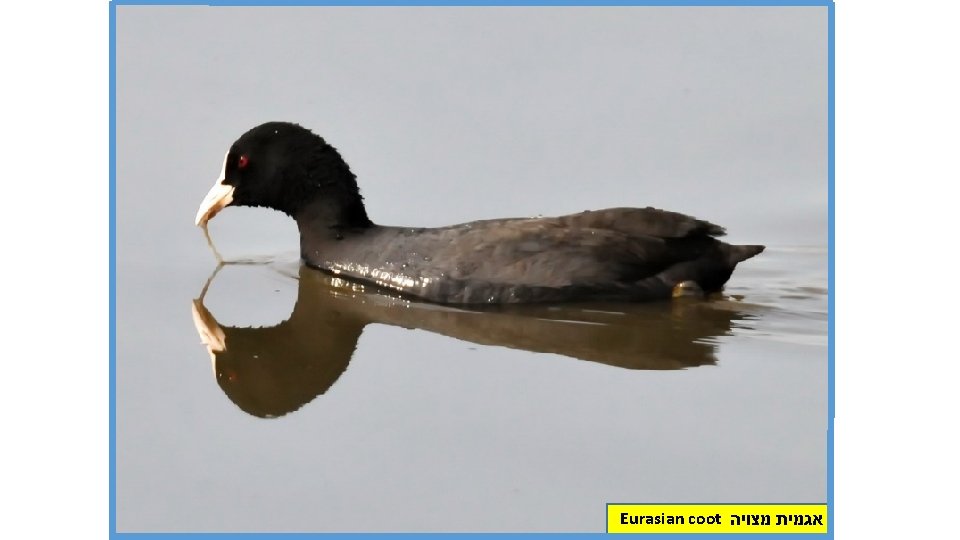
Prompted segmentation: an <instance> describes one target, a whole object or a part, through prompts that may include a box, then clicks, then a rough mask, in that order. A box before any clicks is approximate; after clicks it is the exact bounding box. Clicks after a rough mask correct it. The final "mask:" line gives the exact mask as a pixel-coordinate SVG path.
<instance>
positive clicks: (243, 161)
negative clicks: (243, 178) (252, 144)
mask: <svg viewBox="0 0 960 540" xmlns="http://www.w3.org/2000/svg"><path fill="white" fill-rule="evenodd" d="M247 163H250V159H249V158H248V157H247V155H246V154H244V155H242V156H240V159H238V160H237V168H238V169H242V168H244V167H246V166H247Z"/></svg>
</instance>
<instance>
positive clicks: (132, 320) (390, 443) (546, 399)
mask: <svg viewBox="0 0 960 540" xmlns="http://www.w3.org/2000/svg"><path fill="white" fill-rule="evenodd" d="M826 22H827V19H826V8H694V7H691V8H603V9H600V8H596V9H593V8H575V9H573V8H571V9H564V8H448V9H439V8H426V7H425V8H366V9H362V8H282V9H281V8H242V7H231V8H211V7H200V6H165V7H150V6H120V7H119V8H118V9H117V64H116V65H117V101H116V105H117V163H116V166H117V176H116V179H117V183H116V189H117V207H116V212H117V236H116V247H117V328H116V330H117V343H116V352H117V354H116V376H117V378H116V383H117V384H116V422H117V423H116V428H117V431H116V434H117V439H116V451H117V454H116V457H117V461H116V465H117V469H116V473H117V476H116V496H117V497H116V501H117V529H118V530H119V531H595V532H597V531H603V530H604V526H605V523H604V520H605V506H604V505H605V503H607V502H674V503H680V502H743V503H754V502H760V503H762V502H781V503H787V502H807V503H813V502H824V501H825V500H826V490H827V479H826V478H827V477H826V474H827V471H826V462H827V402H828V392H827V391H828V386H827V372H828V359H827V331H828V329H827V248H826V242H827V234H826V231H827V213H826V208H827V204H826V202H827V191H826V186H827V160H826V149H827V137H826V135H827V124H826V111H827V107H826V66H827V64H826V58H827V56H826ZM238 36H241V37H244V36H245V37H249V38H250V39H246V38H245V39H238ZM251 36H252V37H251ZM278 59H280V60H278ZM267 120H292V121H298V122H301V123H303V124H304V125H305V126H307V127H310V128H313V129H315V130H317V131H318V133H320V134H321V135H323V136H325V137H326V138H327V139H328V140H329V141H330V142H331V143H332V144H334V145H335V146H337V147H338V149H340V151H341V152H342V153H343V154H344V156H345V158H346V159H347V161H348V163H350V165H351V167H352V169H353V170H354V172H356V173H357V175H358V181H359V183H360V187H361V189H362V191H363V194H364V196H365V197H366V201H367V203H368V211H369V214H370V216H371V218H372V219H373V220H374V221H375V222H378V223H382V224H386V225H409V226H440V225H448V224H453V223H460V222H465V221H471V220H476V219H487V218H499V217H509V216H531V215H536V214H540V213H542V214H544V215H560V214H567V213H574V212H579V211H582V210H586V209H599V208H607V207H615V206H640V207H642V206H647V205H652V206H656V207H660V208H666V209H670V210H676V211H680V212H684V213H688V214H691V215H694V216H697V217H699V218H702V219H707V220H710V221H713V222H715V223H717V224H719V225H723V226H726V227H727V229H728V232H729V237H728V238H729V241H730V242H732V243H743V244H765V245H767V251H766V252H765V253H763V254H761V255H760V256H758V257H756V258H754V259H751V260H749V261H746V262H744V263H742V264H741V265H740V267H739V268H738V269H737V271H736V272H735V273H734V276H733V278H732V279H731V281H730V282H729V283H728V287H727V289H726V291H725V294H726V296H725V297H724V298H722V299H716V300H711V301H689V300H684V301H677V302H664V303H656V304H642V305H623V304H620V305H616V304H613V305H611V304H605V305H589V306H575V307H571V306H536V307H517V308H511V309H502V310H488V311H485V312H482V313H477V312H470V311H464V310H456V309H451V308H444V307H438V306H428V305H422V304H415V303H408V302H404V301H400V300H397V299H394V298H390V297H388V296H382V295H379V294H376V293H374V292H371V291H369V290H367V291H360V290H357V289H355V288H354V287H351V285H350V284H349V283H345V282H341V281H336V280H333V279H330V278H329V277H327V276H325V275H323V274H320V273H317V272H314V271H311V270H306V269H301V267H300V265H299V263H298V261H297V259H296V256H295V252H293V251H292V250H295V249H296V248H297V246H298V238H297V231H296V227H295V226H294V224H293V223H292V221H290V220H289V219H284V218H283V217H282V216H280V215H279V214H277V213H275V212H269V211H266V210H262V209H242V208H237V209H233V208H231V209H227V210H225V211H224V212H223V213H222V214H221V215H219V216H217V218H216V219H215V220H214V221H213V222H212V223H211V233H212V236H213V238H214V240H215V242H216V243H217V246H218V247H219V248H220V249H221V251H222V252H223V254H224V256H225V257H226V258H227V259H228V260H231V261H246V262H252V263H255V264H230V265H227V266H224V267H223V268H221V269H220V270H219V271H218V272H216V275H213V274H214V272H215V270H216V269H217V264H216V261H215V260H214V258H213V256H212V254H211V252H210V250H209V248H208V247H207V245H206V242H205V240H204V238H203V234H202V233H201V231H200V230H199V229H197V228H196V227H194V226H193V217H194V215H195V213H196V210H197V207H198V205H199V203H200V201H201V199H202V198H203V195H204V194H205V193H206V192H207V190H208V189H209V187H210V185H211V184H212V183H213V180H214V179H215V177H216V174H217V172H218V171H219V168H220V164H221V161H222V158H223V153H224V151H225V150H226V148H227V147H228V146H229V144H230V143H231V142H232V141H233V140H234V139H235V138H236V137H237V136H239V135H240V134H241V133H242V132H243V131H245V130H246V129H248V128H250V127H252V126H254V125H256V124H258V123H260V122H263V121H267ZM212 275H213V276H212ZM211 276H212V279H211ZM204 291H205V292H204ZM201 297H202V298H201ZM197 322H199V323H200V324H199V327H200V328H201V330H203V334H204V336H205V337H206V339H207V342H208V343H209V342H212V341H213V339H212V338H216V339H222V340H223V341H224V342H225V344H226V349H225V350H223V351H214V353H215V354H213V356H212V357H211V352H210V351H208V348H207V347H206V346H205V345H204V343H203V341H202V339H201V334H200V333H198V326H197V324H196V323H197Z"/></svg>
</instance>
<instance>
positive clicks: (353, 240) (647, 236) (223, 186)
mask: <svg viewBox="0 0 960 540" xmlns="http://www.w3.org/2000/svg"><path fill="white" fill-rule="evenodd" d="M226 206H265V207H268V208H273V209H275V210H279V211H281V212H284V213H286V214H287V215H289V216H291V217H293V219H294V220H296V222H297V226H298V227H299V229H300V252H301V256H302V257H303V260H304V262H305V263H306V264H308V265H310V266H312V267H315V268H317V269H320V270H323V271H326V272H330V273H332V274H336V275H339V276H341V277H344V278H347V279H351V280H356V281H361V282H365V283H372V284H376V285H378V286H380V287H384V288H386V289H390V290H393V291H397V292H400V293H402V294H404V295H408V296H411V297H416V298H420V299H423V300H427V301H430V302H437V303H444V304H503V303H521V302H524V303H529V302H570V301H588V300H590V301H611V300H612V301H641V300H655V299H666V298H670V297H671V296H672V295H673V294H674V293H675V292H676V290H678V288H677V287H678V285H682V286H684V287H686V286H692V285H694V284H695V287H693V288H694V289H696V288H699V289H701V290H703V291H704V292H712V291H718V290H720V289H721V288H722V287H723V284H724V283H726V281H727V280H728V279H729V278H730V275H731V273H732V272H733V270H734V268H735V267H736V265H737V263H739V262H741V261H743V260H745V259H748V258H750V257H753V256H754V255H756V254H758V253H760V252H762V251H763V249H764V247H763V246H734V245H730V244H726V243H724V242H721V241H720V240H717V238H716V237H718V236H722V235H723V234H724V230H723V228H722V227H719V226H717V225H714V224H712V223H709V222H707V221H703V220H699V219H695V218H693V217H690V216H686V215H683V214H679V213H676V212H668V211H665V210H658V209H655V208H609V209H605V210H597V211H588V212H582V213H579V214H571V215H567V216H560V217H545V218H510V219H493V220H484V221H474V222H470V223H462V224H459V225H453V226H450V227H438V228H415V227H414V228H411V227H388V226H382V225H376V224H374V223H373V222H372V221H370V219H369V218H368V217H367V213H366V210H365V209H364V206H363V198H362V197H361V196H360V191H359V189H358V187H357V182H356V177H355V176H354V174H353V173H352V172H351V171H350V167H349V166H348V165H347V164H346V162H344V160H343V158H341V156H340V154H339V152H337V150H336V149H335V148H334V147H332V146H330V145H329V144H327V143H326V141H324V140H323V139H322V138H321V137H319V136H317V135H315V134H314V133H312V132H311V131H309V130H308V129H306V128H303V127H301V126H299V125H296V124H291V123H287V122H269V123H266V124H262V125H260V126H257V127H255V128H253V129H251V130H250V131H248V132H246V133H245V134H243V135H242V136H241V137H240V138H239V139H237V141H236V142H235V143H233V145H232V146H231V147H230V150H229V151H228V152H227V155H226V157H225V158H224V163H223V170H222V172H221V175H220V178H219V179H218V180H217V183H216V184H215V185H214V187H213V188H212V189H211V190H210V193H209V194H208V195H207V197H206V198H205V199H204V201H203V203H202V204H201V207H200V210H199V212H198V213H197V225H202V226H205V225H206V223H207V221H208V220H209V219H210V218H212V217H213V216H214V215H215V214H216V213H217V212H219V211H220V210H221V209H223V208H224V207H226Z"/></svg>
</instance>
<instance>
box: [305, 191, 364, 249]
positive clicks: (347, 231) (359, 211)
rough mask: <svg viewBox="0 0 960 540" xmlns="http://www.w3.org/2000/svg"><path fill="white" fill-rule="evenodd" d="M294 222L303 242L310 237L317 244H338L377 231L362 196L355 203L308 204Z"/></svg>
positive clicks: (335, 199)
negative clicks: (328, 241)
mask: <svg viewBox="0 0 960 540" xmlns="http://www.w3.org/2000/svg"><path fill="white" fill-rule="evenodd" d="M293 218H294V219H295V220H296V222H297V227H298V228H299V229H300V237H301V239H302V238H305V237H307V236H310V237H312V238H314V239H315V240H332V241H336V240H342V239H343V238H345V237H347V236H350V235H354V234H360V233H362V232H363V231H365V230H367V229H369V228H371V227H373V222H372V221H370V219H369V218H368V217H367V212H366V210H365V209H364V208H363V202H362V201H361V199H360V195H359V194H357V195H356V198H355V199H354V200H350V199H347V200H343V199H342V198H339V197H323V196H321V197H318V198H316V199H314V200H313V201H311V202H309V203H307V204H305V205H304V206H303V207H302V208H301V209H300V210H299V211H298V212H297V213H296V215H294V216H293Z"/></svg>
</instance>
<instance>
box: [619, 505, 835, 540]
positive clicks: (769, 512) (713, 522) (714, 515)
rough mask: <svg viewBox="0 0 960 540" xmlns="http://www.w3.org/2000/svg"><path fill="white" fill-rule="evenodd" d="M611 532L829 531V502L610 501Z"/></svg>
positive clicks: (741, 532)
mask: <svg viewBox="0 0 960 540" xmlns="http://www.w3.org/2000/svg"><path fill="white" fill-rule="evenodd" d="M607 532H609V533H641V534H642V533H652V534H663V533H740V534H743V533H767V534H769V533H826V532H827V505H825V504H608V505H607Z"/></svg>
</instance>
